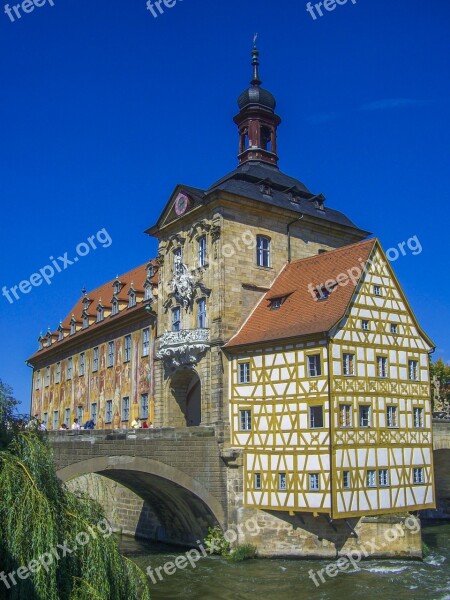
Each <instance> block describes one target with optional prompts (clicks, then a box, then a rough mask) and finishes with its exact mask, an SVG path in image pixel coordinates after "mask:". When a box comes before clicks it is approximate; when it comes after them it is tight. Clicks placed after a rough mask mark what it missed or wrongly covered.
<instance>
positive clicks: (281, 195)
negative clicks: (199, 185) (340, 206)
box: [206, 161, 369, 237]
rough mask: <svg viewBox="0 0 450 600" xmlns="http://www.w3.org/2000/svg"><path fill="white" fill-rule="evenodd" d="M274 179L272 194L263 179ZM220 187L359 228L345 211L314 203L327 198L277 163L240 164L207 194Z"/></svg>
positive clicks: (362, 232) (254, 198) (225, 190)
mask: <svg viewBox="0 0 450 600" xmlns="http://www.w3.org/2000/svg"><path fill="white" fill-rule="evenodd" d="M268 180H270V182H271V188H272V195H268V194H264V193H263V192H262V191H261V189H260V185H259V184H260V183H262V182H264V181H268ZM293 189H294V191H296V193H298V201H297V202H292V201H291V197H290V191H291V190H293ZM216 190H221V191H224V192H229V193H231V194H236V195H238V196H243V197H244V198H250V199H252V200H257V201H259V202H263V203H265V204H270V205H272V206H279V207H280V208H285V209H286V208H288V209H290V210H292V211H293V212H294V213H299V214H305V215H308V216H311V217H314V218H317V219H320V220H322V221H327V222H331V223H337V224H339V225H345V226H347V227H351V228H353V229H358V230H359V227H357V226H356V225H355V224H354V223H353V222H352V221H351V220H350V219H349V218H348V217H346V216H345V215H344V214H343V213H341V212H339V211H337V210H334V209H332V208H327V207H325V206H324V210H320V209H319V208H317V207H316V206H315V204H314V200H315V199H320V200H321V201H322V202H323V201H324V200H325V198H324V197H323V196H322V195H319V196H317V195H315V194H313V193H311V192H310V191H309V190H308V188H307V187H306V186H305V184H304V183H302V182H301V181H299V180H298V179H294V178H293V177H290V176H289V175H285V174H284V173H283V172H282V171H280V170H279V169H278V168H277V167H275V166H273V165H269V164H267V163H264V162H260V161H248V162H246V163H244V164H242V165H240V166H239V167H238V168H237V169H235V170H234V171H232V172H231V173H229V174H228V175H226V176H225V177H223V178H222V179H219V181H217V182H216V183H214V184H213V185H212V186H211V187H210V188H209V189H208V190H207V192H206V194H207V195H209V194H211V193H212V192H214V191H216ZM359 231H361V237H366V236H367V235H368V234H369V232H367V231H363V230H359Z"/></svg>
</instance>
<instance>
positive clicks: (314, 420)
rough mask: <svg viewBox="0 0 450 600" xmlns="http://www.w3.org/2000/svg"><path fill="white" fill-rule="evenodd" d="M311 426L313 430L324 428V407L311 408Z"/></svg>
mask: <svg viewBox="0 0 450 600" xmlns="http://www.w3.org/2000/svg"><path fill="white" fill-rule="evenodd" d="M309 426H310V428H311V429H321V428H322V427H323V406H310V407H309Z"/></svg>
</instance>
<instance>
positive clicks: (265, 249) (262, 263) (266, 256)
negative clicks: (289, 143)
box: [256, 235, 270, 267]
mask: <svg viewBox="0 0 450 600" xmlns="http://www.w3.org/2000/svg"><path fill="white" fill-rule="evenodd" d="M256 264H257V265H258V267H270V239H269V238H268V237H266V236H264V235H258V236H256Z"/></svg>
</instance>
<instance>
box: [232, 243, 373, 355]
mask: <svg viewBox="0 0 450 600" xmlns="http://www.w3.org/2000/svg"><path fill="white" fill-rule="evenodd" d="M376 243H377V240H375V239H371V240H366V241H364V242H359V243H357V244H352V245H351V246H344V247H343V248H338V249H337V250H331V251H329V252H325V253H323V254H318V255H315V256H311V257H309V258H303V259H299V260H295V261H293V262H291V263H289V264H287V265H285V267H284V268H283V269H282V271H281V272H280V273H279V275H278V277H277V278H276V279H275V281H274V283H273V284H272V287H271V288H270V290H269V291H268V292H267V293H266V294H265V295H264V297H263V298H262V299H261V300H260V302H259V303H258V304H257V305H256V307H255V308H254V309H253V312H252V313H251V314H250V316H249V317H248V319H247V320H246V321H245V323H244V324H243V326H242V327H241V329H240V330H239V331H238V332H237V334H236V335H235V336H234V337H232V338H231V340H230V341H229V342H228V343H227V344H226V345H225V348H232V347H235V346H242V345H248V344H255V343H260V342H268V341H272V340H278V339H287V338H292V337H299V336H306V335H314V334H318V333H323V332H327V331H329V330H330V329H331V328H332V327H333V326H334V325H336V323H338V322H339V320H340V319H341V318H342V317H343V316H344V315H345V311H346V309H347V307H348V305H349V303H350V300H351V298H352V296H353V292H354V291H355V288H356V286H357V279H356V273H357V271H356V270H357V269H359V271H360V273H361V272H362V268H363V264H361V263H365V262H366V261H367V259H368V258H369V257H370V255H371V252H372V250H373V248H374V246H375V244H376ZM351 269H354V271H353V273H354V275H355V276H354V277H353V280H348V284H347V285H345V286H344V285H336V286H335V287H334V289H333V291H332V292H331V293H330V295H329V297H328V298H327V299H326V300H317V297H316V294H315V290H316V289H318V288H320V287H323V286H324V285H325V284H326V283H327V282H328V285H329V286H330V289H331V285H330V281H331V280H336V278H337V277H338V275H341V274H346V275H347V274H348V272H350V270H351ZM276 298H285V300H284V302H283V304H282V306H281V307H280V308H278V309H271V308H270V304H271V300H273V299H276Z"/></svg>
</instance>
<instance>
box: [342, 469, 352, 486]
mask: <svg viewBox="0 0 450 600" xmlns="http://www.w3.org/2000/svg"><path fill="white" fill-rule="evenodd" d="M350 486H351V480H350V471H343V473H342V487H343V488H344V490H348V489H349V488H350Z"/></svg>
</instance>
